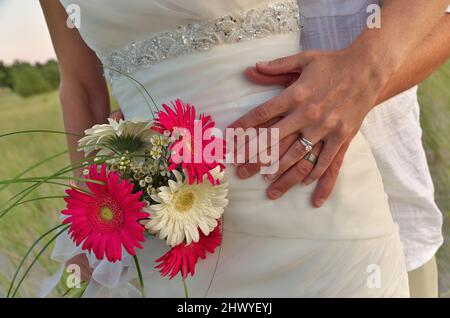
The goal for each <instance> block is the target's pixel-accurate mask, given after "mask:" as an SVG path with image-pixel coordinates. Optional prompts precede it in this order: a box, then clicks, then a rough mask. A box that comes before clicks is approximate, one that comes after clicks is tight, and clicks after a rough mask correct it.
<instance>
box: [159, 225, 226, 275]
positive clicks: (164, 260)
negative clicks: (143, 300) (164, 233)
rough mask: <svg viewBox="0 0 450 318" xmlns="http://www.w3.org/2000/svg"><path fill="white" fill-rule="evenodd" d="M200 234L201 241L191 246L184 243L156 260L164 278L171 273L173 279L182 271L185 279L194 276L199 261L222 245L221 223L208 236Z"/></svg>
mask: <svg viewBox="0 0 450 318" xmlns="http://www.w3.org/2000/svg"><path fill="white" fill-rule="evenodd" d="M199 233H200V239H199V241H198V242H192V243H191V244H189V245H187V244H186V243H184V242H183V243H181V244H180V245H177V246H175V247H173V248H172V249H171V250H170V251H169V252H167V253H166V254H165V255H164V256H163V257H161V258H160V259H158V260H156V262H157V263H160V264H159V265H157V266H156V268H158V269H159V270H160V273H161V275H162V276H163V277H165V276H167V275H168V274H169V273H170V279H172V278H174V277H175V276H176V275H177V274H178V273H179V272H180V271H181V276H182V277H183V278H186V277H187V276H188V275H189V273H190V274H191V276H194V274H195V266H196V264H197V261H198V259H199V258H200V259H205V257H206V252H209V253H214V251H215V249H216V247H218V246H219V245H220V244H221V241H222V232H221V230H220V222H219V225H217V227H216V228H215V229H214V230H213V231H212V232H211V233H209V235H208V236H206V235H204V234H203V232H202V231H199Z"/></svg>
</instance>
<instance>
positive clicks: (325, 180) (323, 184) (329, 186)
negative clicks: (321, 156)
mask: <svg viewBox="0 0 450 318" xmlns="http://www.w3.org/2000/svg"><path fill="white" fill-rule="evenodd" d="M349 145H350V143H349V142H346V143H344V144H343V145H342V147H341V149H339V152H338V153H337V154H336V157H335V158H334V160H333V163H332V164H331V165H330V167H328V169H327V170H326V171H325V173H324V174H323V176H322V177H321V178H320V179H319V181H318V183H317V186H316V189H315V190H314V192H313V195H312V204H313V205H314V206H315V207H316V208H320V207H321V206H322V205H324V203H325V201H326V200H327V199H328V198H329V197H330V195H331V193H332V192H333V189H334V186H335V185H336V181H337V178H338V175H339V172H340V170H341V167H342V163H343V162H344V157H345V153H346V152H347V150H348V147H349Z"/></svg>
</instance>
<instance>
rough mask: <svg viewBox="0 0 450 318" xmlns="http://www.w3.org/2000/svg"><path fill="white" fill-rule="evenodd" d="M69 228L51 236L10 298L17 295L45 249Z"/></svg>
mask: <svg viewBox="0 0 450 318" xmlns="http://www.w3.org/2000/svg"><path fill="white" fill-rule="evenodd" d="M68 228H69V226H68V225H67V226H65V227H64V228H63V229H62V230H61V231H59V232H58V233H57V234H56V235H55V236H53V237H52V238H51V239H50V240H49V241H48V242H47V243H46V244H45V246H44V247H43V248H42V249H41V250H40V251H39V253H38V254H37V255H36V257H35V258H34V259H33V261H32V262H31V264H30V266H28V268H27V270H26V271H25V273H24V274H23V276H22V278H21V279H20V281H19V282H18V283H17V286H16V289H15V290H14V292H13V293H12V295H11V297H12V298H14V297H15V296H16V294H17V292H18V291H19V288H20V286H22V283H23V281H24V280H25V278H26V277H27V275H28V273H29V272H30V271H31V269H32V268H33V266H34V264H36V262H37V261H38V259H39V257H41V255H42V254H43V253H44V252H45V251H46V250H47V248H48V247H49V246H50V245H51V244H52V243H53V242H54V241H55V240H56V239H57V238H58V237H59V236H60V235H61V234H63V233H64V232H65V231H67V229H68Z"/></svg>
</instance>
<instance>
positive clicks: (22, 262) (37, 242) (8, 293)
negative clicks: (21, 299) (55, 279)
mask: <svg viewBox="0 0 450 318" xmlns="http://www.w3.org/2000/svg"><path fill="white" fill-rule="evenodd" d="M64 225H65V224H60V225H58V226H56V227H54V228H52V229H50V230H48V231H47V232H45V233H44V234H42V235H41V236H40V237H39V238H38V239H37V240H36V241H34V243H33V244H32V245H31V246H30V248H29V249H28V250H27V252H26V253H25V255H24V257H23V258H22V260H21V261H20V263H19V265H18V266H17V268H16V272H15V273H14V276H13V278H12V280H11V283H10V285H9V289H8V292H7V294H6V298H9V295H10V294H11V291H12V289H13V287H14V283H15V281H16V279H17V276H18V275H19V272H20V270H21V269H22V266H23V264H24V263H25V260H26V259H27V258H28V256H29V255H30V254H31V252H32V251H33V249H34V247H35V246H36V245H38V244H39V242H41V241H42V240H43V239H44V238H45V237H47V236H48V235H49V234H50V233H52V232H54V231H56V230H57V229H59V228H61V227H63V226H64Z"/></svg>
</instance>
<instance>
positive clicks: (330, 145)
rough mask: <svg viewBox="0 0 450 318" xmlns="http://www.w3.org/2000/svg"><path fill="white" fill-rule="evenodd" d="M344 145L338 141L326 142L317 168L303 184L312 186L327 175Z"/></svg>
mask: <svg viewBox="0 0 450 318" xmlns="http://www.w3.org/2000/svg"><path fill="white" fill-rule="evenodd" d="M342 144H343V142H339V141H338V140H337V139H330V140H328V141H325V145H324V147H323V149H322V152H321V153H320V156H319V159H318V161H317V164H316V166H315V167H314V169H313V170H312V171H311V173H310V174H309V175H308V176H307V177H306V179H305V181H304V182H303V183H304V184H305V185H310V184H311V183H313V182H314V181H316V180H317V179H319V178H320V177H321V176H322V175H323V174H324V173H325V171H326V170H327V169H328V167H329V166H330V165H331V163H332V162H333V160H334V158H335V157H336V154H337V153H338V151H339V149H340V148H341V146H342Z"/></svg>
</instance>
